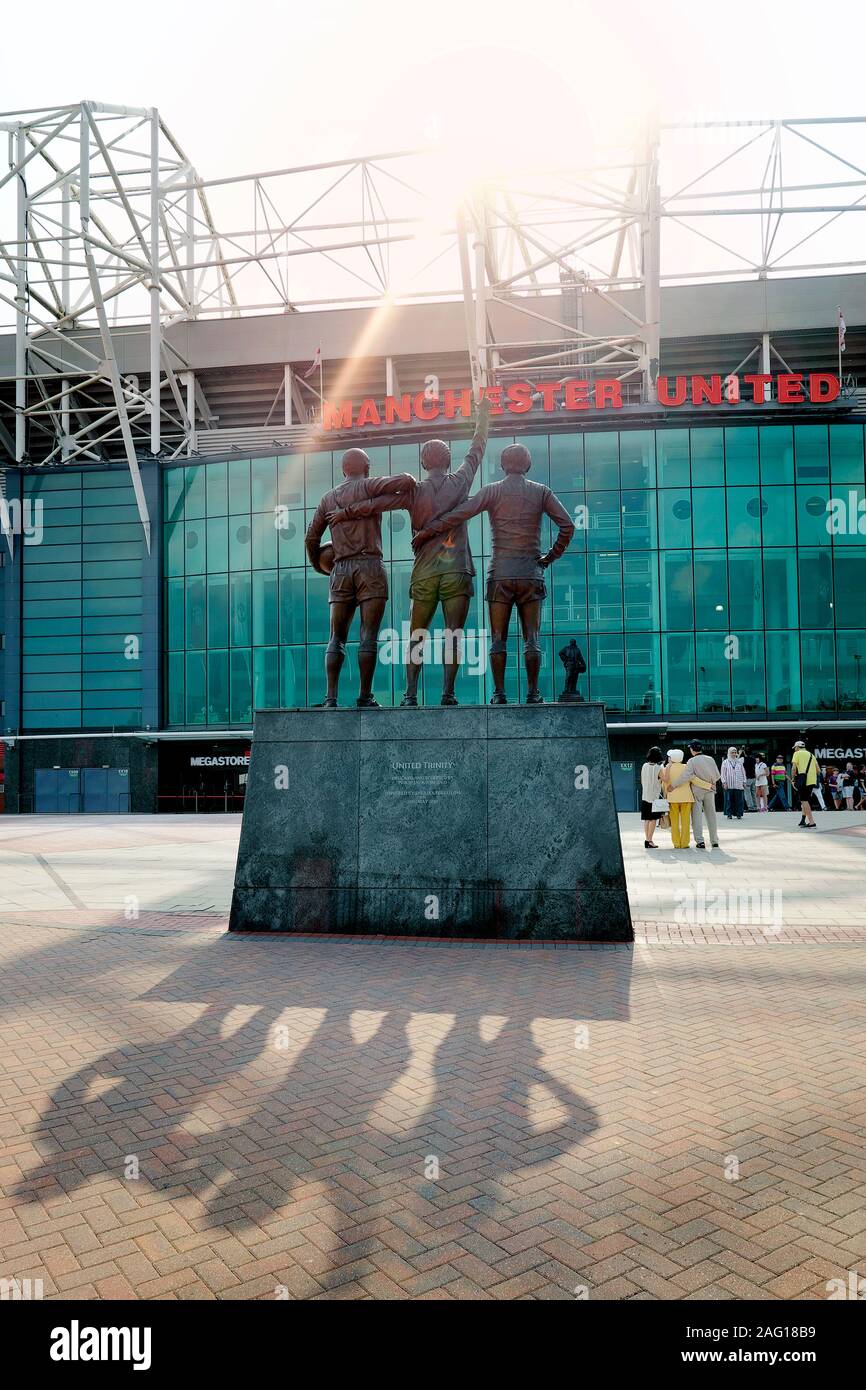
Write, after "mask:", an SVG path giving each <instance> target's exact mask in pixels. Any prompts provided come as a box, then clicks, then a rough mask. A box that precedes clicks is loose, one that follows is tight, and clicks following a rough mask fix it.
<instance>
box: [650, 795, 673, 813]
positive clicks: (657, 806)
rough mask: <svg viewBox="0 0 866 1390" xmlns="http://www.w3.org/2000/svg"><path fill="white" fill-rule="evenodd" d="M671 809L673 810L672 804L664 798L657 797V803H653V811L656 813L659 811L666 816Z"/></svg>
mask: <svg viewBox="0 0 866 1390" xmlns="http://www.w3.org/2000/svg"><path fill="white" fill-rule="evenodd" d="M670 809H671V806H670V802H669V801H667V800H666V799H665V797H663V796H657V797H656V799H655V801H654V802H653V810H654V811H658V812H660V813H661V814H664V812H666V811H669V810H670Z"/></svg>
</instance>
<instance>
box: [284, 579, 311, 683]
mask: <svg viewBox="0 0 866 1390" xmlns="http://www.w3.org/2000/svg"><path fill="white" fill-rule="evenodd" d="M282 578H285V576H284V575H283V576H281V579H282ZM306 703H307V652H306V648H305V647H286V646H283V647H281V648H280V705H281V707H282V708H283V709H302V708H303V707H304V705H306Z"/></svg>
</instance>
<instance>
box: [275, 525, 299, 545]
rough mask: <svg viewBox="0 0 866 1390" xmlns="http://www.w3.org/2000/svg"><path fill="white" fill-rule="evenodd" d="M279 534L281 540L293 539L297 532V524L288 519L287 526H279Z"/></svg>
mask: <svg viewBox="0 0 866 1390" xmlns="http://www.w3.org/2000/svg"><path fill="white" fill-rule="evenodd" d="M279 534H280V540H281V541H293V540H294V539H295V536H296V535H297V534H298V528H297V526H295V524H294V522H291V521H290V522H289V524H288V526H281V527H280V533H279Z"/></svg>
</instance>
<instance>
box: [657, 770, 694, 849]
mask: <svg viewBox="0 0 866 1390" xmlns="http://www.w3.org/2000/svg"><path fill="white" fill-rule="evenodd" d="M685 770H686V768H685V763H684V762H683V750H682V749H681V748H669V749H668V760H667V764H666V765H665V766H664V767H663V768H662V771H661V780H662V786H663V787H664V789H665V796H666V797H667V799H668V802H669V805H670V818H671V839H672V840H673V842H674V849H688V847H689V815H690V813H691V809H692V805H693V803H694V799H695V798H694V795H693V793H692V789H691V786H690V784H689V781H688V778H686V780H685V781H683V773H684V772H685Z"/></svg>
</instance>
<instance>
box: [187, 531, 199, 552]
mask: <svg viewBox="0 0 866 1390" xmlns="http://www.w3.org/2000/svg"><path fill="white" fill-rule="evenodd" d="M197 545H198V531H187V533H186V548H187V550H195V548H196V546H197Z"/></svg>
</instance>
